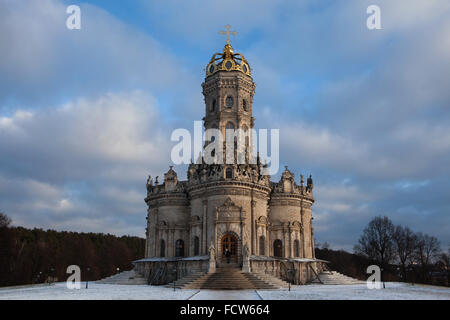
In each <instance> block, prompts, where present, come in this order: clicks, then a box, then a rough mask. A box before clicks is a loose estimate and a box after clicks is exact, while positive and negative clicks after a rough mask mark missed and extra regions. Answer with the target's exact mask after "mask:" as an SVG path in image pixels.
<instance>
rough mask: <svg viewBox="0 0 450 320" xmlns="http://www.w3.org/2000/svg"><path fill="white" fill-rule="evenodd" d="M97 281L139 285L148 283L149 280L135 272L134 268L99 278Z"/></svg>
mask: <svg viewBox="0 0 450 320" xmlns="http://www.w3.org/2000/svg"><path fill="white" fill-rule="evenodd" d="M95 283H101V284H125V285H139V284H147V280H146V279H145V278H144V277H142V276H141V275H139V274H137V273H135V272H134V270H130V271H123V272H121V273H118V274H114V275H112V276H110V277H107V278H104V279H101V280H97V281H95Z"/></svg>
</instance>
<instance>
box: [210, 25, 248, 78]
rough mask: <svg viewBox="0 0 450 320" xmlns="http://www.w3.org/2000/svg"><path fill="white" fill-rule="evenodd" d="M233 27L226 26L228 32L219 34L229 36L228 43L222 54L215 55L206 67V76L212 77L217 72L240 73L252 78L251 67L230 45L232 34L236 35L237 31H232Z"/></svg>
mask: <svg viewBox="0 0 450 320" xmlns="http://www.w3.org/2000/svg"><path fill="white" fill-rule="evenodd" d="M230 28H231V26H230V25H228V24H227V25H226V26H225V29H226V30H227V31H220V32H219V34H221V35H226V36H227V43H226V44H225V47H224V48H223V51H222V52H221V53H220V52H218V53H215V54H214V55H213V56H212V58H211V60H210V61H209V64H208V66H207V67H206V76H210V75H212V74H214V73H216V72H217V71H240V72H242V73H245V74H246V75H248V76H251V70H250V66H249V64H248V62H247V60H245V58H244V56H243V55H242V54H240V53H234V51H233V47H232V46H231V44H230V34H231V35H234V36H235V35H236V34H237V32H236V31H230Z"/></svg>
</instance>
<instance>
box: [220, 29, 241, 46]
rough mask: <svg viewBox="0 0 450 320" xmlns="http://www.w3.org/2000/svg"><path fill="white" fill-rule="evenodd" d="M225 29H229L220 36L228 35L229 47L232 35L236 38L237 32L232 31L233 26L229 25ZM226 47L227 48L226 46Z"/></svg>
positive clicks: (221, 32)
mask: <svg viewBox="0 0 450 320" xmlns="http://www.w3.org/2000/svg"><path fill="white" fill-rule="evenodd" d="M225 29H227V31H222V30H221V31H219V34H220V35H224V34H226V35H227V45H229V44H230V34H231V35H233V36H235V35H237V32H236V31H230V29H231V26H230V25H229V24H227V25H226V26H225ZM225 47H226V46H225ZM230 47H231V46H230Z"/></svg>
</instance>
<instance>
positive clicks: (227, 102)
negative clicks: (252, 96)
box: [225, 96, 233, 108]
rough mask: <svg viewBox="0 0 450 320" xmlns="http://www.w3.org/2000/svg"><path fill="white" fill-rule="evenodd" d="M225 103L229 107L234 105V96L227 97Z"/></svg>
mask: <svg viewBox="0 0 450 320" xmlns="http://www.w3.org/2000/svg"><path fill="white" fill-rule="evenodd" d="M225 105H226V106H227V108H231V107H233V97H232V96H228V97H226V99H225Z"/></svg>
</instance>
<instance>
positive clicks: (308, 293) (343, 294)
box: [0, 283, 450, 300]
mask: <svg viewBox="0 0 450 320" xmlns="http://www.w3.org/2000/svg"><path fill="white" fill-rule="evenodd" d="M84 285H85V283H83V284H82V286H81V289H79V290H76V289H75V290H70V289H67V287H66V284H65V283H56V284H54V285H44V286H29V287H21V288H0V300H9V299H14V300H95V299H97V300H111V299H112V300H128V299H133V300H136V299H139V300H148V299H150V300H173V299H175V300H185V299H193V300H229V299H232V300H257V299H261V298H262V299H264V300H272V299H273V300H296V299H299V300H323V299H338V300H349V299H350V300H353V299H363V300H436V299H439V300H450V289H448V288H444V287H433V286H424V285H414V286H412V285H410V284H405V283H386V289H380V290H376V289H372V290H369V289H368V288H367V287H366V285H365V284H362V285H359V284H358V285H306V286H293V287H292V288H291V291H290V292H289V291H288V290H287V289H282V290H257V291H256V290H242V291H231V290H229V291H215V290H179V289H177V290H176V291H174V290H173V289H171V288H165V287H159V286H146V285H141V286H139V285H134V286H132V285H111V284H97V283H89V289H87V290H86V289H84Z"/></svg>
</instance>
